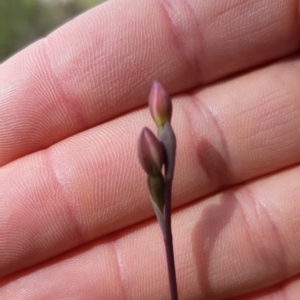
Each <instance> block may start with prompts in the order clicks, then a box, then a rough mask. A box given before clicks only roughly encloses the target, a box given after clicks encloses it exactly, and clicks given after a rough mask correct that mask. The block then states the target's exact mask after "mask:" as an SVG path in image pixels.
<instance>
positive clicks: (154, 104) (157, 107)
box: [148, 81, 172, 126]
mask: <svg viewBox="0 0 300 300" xmlns="http://www.w3.org/2000/svg"><path fill="white" fill-rule="evenodd" d="M148 104H149V108H150V112H151V115H152V118H153V120H154V122H155V124H156V125H157V126H164V124H165V123H166V122H169V123H170V122H171V116H172V101H171V98H170V96H169V94H168V93H167V91H166V90H165V88H164V87H163V86H162V85H161V84H160V83H159V82H158V81H154V82H153V84H152V87H151V90H150V94H149V101H148Z"/></svg>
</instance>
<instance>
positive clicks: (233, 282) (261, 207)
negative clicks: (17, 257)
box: [0, 167, 300, 299]
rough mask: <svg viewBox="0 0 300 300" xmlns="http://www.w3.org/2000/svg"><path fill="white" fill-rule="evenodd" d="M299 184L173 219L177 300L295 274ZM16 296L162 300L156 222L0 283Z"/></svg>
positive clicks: (294, 175)
mask: <svg viewBox="0 0 300 300" xmlns="http://www.w3.org/2000/svg"><path fill="white" fill-rule="evenodd" d="M299 178H300V167H294V168H292V169H289V170H286V171H282V172H280V173H277V174H275V175H272V176H268V177H265V178H263V179H258V180H256V181H253V182H251V183H247V184H244V185H240V186H236V187H235V188H233V189H230V190H227V191H225V192H222V193H220V194H217V195H215V196H212V197H210V198H208V199H206V200H205V201H197V202H194V203H193V204H192V205H189V206H186V207H184V208H182V209H180V210H178V211H177V212H176V213H175V214H174V217H173V238H174V251H175V261H176V270H177V281H178V290H179V299H228V298H229V297H234V296H239V295H246V294H248V293H250V292H254V291H258V290H261V289H264V288H267V287H270V286H273V285H275V284H278V283H279V282H281V281H284V280H285V279H287V278H291V277H293V276H295V275H296V274H299V271H300V258H299V246H300V230H299V217H300V205H299V192H300V186H299ZM49 283H50V284H49ZM37 287H38V288H37ZM66 287H67V288H66ZM17 295H26V297H27V298H26V297H25V299H57V298H62V297H61V295H64V296H65V297H66V298H72V297H74V295H78V296H77V297H78V298H79V299H81V298H83V295H89V298H90V299H169V296H168V284H167V270H166V260H165V253H164V246H163V242H162V237H161V233H160V231H159V226H158V224H157V222H155V221H150V222H149V221H148V222H144V223H143V224H138V225H136V226H134V227H132V228H128V229H126V230H123V231H122V232H119V233H118V234H116V235H114V236H111V237H107V238H104V239H102V240H100V241H98V242H93V243H92V244H90V245H86V246H84V247H83V248H82V249H81V250H77V251H75V252H71V253H67V254H65V255H64V256H62V257H60V258H58V259H56V260H55V261H52V262H50V263H49V262H48V263H46V264H44V265H42V266H37V267H36V268H35V269H34V270H28V271H27V273H23V274H19V276H18V277H17V276H16V275H15V276H13V277H11V278H9V279H7V280H5V281H2V287H1V289H0V296H2V297H4V296H6V297H7V298H8V299H14V298H15V297H16V296H17ZM4 299H5V297H4Z"/></svg>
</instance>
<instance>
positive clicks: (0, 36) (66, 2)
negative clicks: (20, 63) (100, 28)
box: [0, 0, 104, 62]
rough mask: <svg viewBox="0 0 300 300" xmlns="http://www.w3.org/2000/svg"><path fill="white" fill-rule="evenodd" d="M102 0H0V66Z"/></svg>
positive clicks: (102, 0)
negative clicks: (17, 52)
mask: <svg viewBox="0 0 300 300" xmlns="http://www.w3.org/2000/svg"><path fill="white" fill-rule="evenodd" d="M101 2H104V0H0V62H2V61H3V60H5V59H6V58H8V57H9V56H11V55H12V54H13V53H15V52H16V51H18V50H20V49H22V48H24V47H25V46H27V45H28V44H30V43H32V42H33V41H35V40H37V39H38V38H40V37H43V36H45V35H47V34H48V33H49V32H50V31H52V30H54V29H55V28H57V27H59V26H60V25H61V24H63V23H65V22H66V21H68V20H70V19H72V18H74V17H75V16H77V15H79V14H80V13H82V12H83V11H85V10H87V9H89V8H91V7H93V6H96V5H97V4H99V3H101Z"/></svg>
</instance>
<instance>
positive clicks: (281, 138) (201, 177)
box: [0, 0, 300, 300]
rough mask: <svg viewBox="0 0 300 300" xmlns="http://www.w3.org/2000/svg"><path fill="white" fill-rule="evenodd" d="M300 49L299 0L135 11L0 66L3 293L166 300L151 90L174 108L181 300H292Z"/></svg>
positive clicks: (140, 6)
mask: <svg viewBox="0 0 300 300" xmlns="http://www.w3.org/2000/svg"><path fill="white" fill-rule="evenodd" d="M299 44H300V35H299V5H298V2H296V1H292V0H285V1H279V0H275V1H274V0H260V1H258V0H256V1H240V2H239V3H238V4H236V3H232V1H197V0H190V1H187V0H186V1H184V0H182V1H147V0H138V1H125V0H124V1H110V2H107V3H105V4H103V5H101V6H99V7H97V8H95V9H93V10H91V11H89V12H87V13H85V14H83V15H82V16H80V17H79V18H77V19H75V20H73V21H71V22H70V23H67V24H66V25H64V26H63V27H61V28H59V29H58V30H57V31H55V32H54V33H52V34H51V35H50V36H49V37H47V38H46V39H43V40H41V41H38V42H36V43H35V44H33V45H31V46H29V47H28V48H27V49H25V50H23V51H22V52H20V53H18V54H16V55H15V56H14V57H12V58H11V59H9V60H8V61H6V62H5V63H3V64H2V65H1V66H0V111H1V117H0V165H1V169H0V212H1V215H0V257H1V260H0V275H1V278H2V279H1V280H0V299H30V300H32V299H105V300H107V299H168V297H169V294H168V293H169V291H168V280H167V266H166V259H165V254H164V245H163V241H162V238H161V234H160V230H159V226H158V224H157V222H156V220H155V217H154V213H153V210H152V208H151V204H150V200H149V195H148V191H147V186H146V182H145V174H144V172H143V170H142V169H141V167H140V165H139V162H138V159H137V153H136V141H137V138H138V136H139V133H140V131H141V129H142V127H144V126H148V127H151V128H152V129H154V125H153V123H152V121H151V118H150V114H149V112H148V110H147V108H146V102H147V95H148V92H149V89H150V86H151V83H152V81H153V80H154V79H157V80H159V81H160V82H161V83H162V84H163V85H164V86H165V87H166V89H167V90H168V91H169V92H170V94H171V95H172V98H173V118H172V125H173V127H174V131H175V132H176V135H177V147H178V148H177V161H176V169H175V179H174V184H173V186H174V192H173V207H174V211H173V216H172V220H173V238H174V252H175V263H176V269H177V281H178V291H179V299H182V300H183V299H228V298H231V297H237V298H236V299H239V300H241V299H243V300H246V299H247V300H250V299H251V300H258V299H259V300H262V299H269V298H271V297H272V296H274V297H275V296H277V295H281V294H282V293H284V295H287V296H286V297H287V299H295V295H298V294H299V289H300V283H299V279H300V277H299V272H300V260H299V254H298V253H299V246H300V245H299V246H298V244H299V243H300V230H299V227H300V225H299V219H300V210H299V207H300V204H299V194H300V184H299V178H300V168H299V161H300V151H299V150H300V139H299V135H300V101H299V93H300V85H299V66H300V59H299V56H295V55H294V56H293V54H294V53H296V52H297V51H298V50H299ZM260 66H261V67H260ZM233 74H235V76H234V77H232V76H233ZM236 74H238V75H236ZM230 76H231V77H230ZM288 297H290V298H288Z"/></svg>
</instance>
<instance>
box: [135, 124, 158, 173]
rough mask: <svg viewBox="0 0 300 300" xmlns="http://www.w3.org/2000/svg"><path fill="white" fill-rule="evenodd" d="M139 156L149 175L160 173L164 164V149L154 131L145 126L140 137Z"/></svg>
mask: <svg viewBox="0 0 300 300" xmlns="http://www.w3.org/2000/svg"><path fill="white" fill-rule="evenodd" d="M138 157H139V160H140V163H141V165H142V167H143V169H144V170H145V172H146V173H147V174H149V175H158V174H159V173H160V172H161V168H162V164H163V149H162V145H161V144H160V142H159V140H158V139H157V137H156V136H155V135H154V134H153V132H152V131H151V130H150V129H148V128H146V127H145V128H144V129H143V130H142V132H141V134H140V137H139V139H138Z"/></svg>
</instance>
